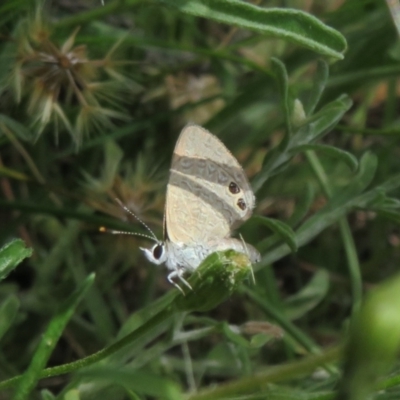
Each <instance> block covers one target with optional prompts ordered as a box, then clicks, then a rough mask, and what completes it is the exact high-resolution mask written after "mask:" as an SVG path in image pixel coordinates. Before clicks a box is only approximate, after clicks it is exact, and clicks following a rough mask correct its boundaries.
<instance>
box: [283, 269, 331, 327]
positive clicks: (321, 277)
mask: <svg viewBox="0 0 400 400" xmlns="http://www.w3.org/2000/svg"><path fill="white" fill-rule="evenodd" d="M328 290H329V274H328V272H326V271H325V270H323V269H320V270H318V271H317V272H316V273H315V275H314V276H313V277H312V279H311V280H310V282H308V284H307V285H306V286H304V287H303V288H302V289H301V290H300V291H299V292H298V293H296V294H295V295H293V296H290V297H288V298H287V299H286V300H285V306H286V308H285V314H286V316H287V318H289V319H290V320H295V319H298V318H301V317H302V316H303V315H305V314H307V313H308V312H309V311H310V310H312V309H314V308H315V307H316V306H317V305H318V304H319V303H320V302H321V301H322V300H323V299H324V298H325V296H326V295H327V293H328Z"/></svg>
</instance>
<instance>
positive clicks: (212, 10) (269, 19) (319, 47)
mask: <svg viewBox="0 0 400 400" xmlns="http://www.w3.org/2000/svg"><path fill="white" fill-rule="evenodd" d="M158 2H160V3H164V4H168V5H169V6H172V7H176V8H178V9H179V10H180V11H182V12H185V13H187V14H190V15H195V16H197V17H203V18H208V19H211V20H214V21H218V22H222V23H226V24H229V25H234V26H238V27H241V28H245V29H250V30H254V31H257V32H261V33H264V34H267V35H269V36H272V37H277V38H282V39H285V40H287V41H290V42H293V43H296V44H298V45H300V46H305V47H307V48H309V49H311V50H313V51H315V52H317V53H319V54H322V55H324V56H328V57H333V58H334V59H339V60H341V59H343V52H344V51H345V50H346V47H347V43H346V39H345V38H344V37H343V36H342V35H341V34H340V33H339V32H338V31H336V30H335V29H332V28H330V27H328V26H327V25H325V24H323V23H322V22H321V21H320V20H318V19H317V18H315V17H313V16H312V15H310V14H307V13H305V12H303V11H299V10H293V9H283V8H264V7H258V6H255V5H252V4H249V3H246V2H244V1H238V0H218V1H215V0H158Z"/></svg>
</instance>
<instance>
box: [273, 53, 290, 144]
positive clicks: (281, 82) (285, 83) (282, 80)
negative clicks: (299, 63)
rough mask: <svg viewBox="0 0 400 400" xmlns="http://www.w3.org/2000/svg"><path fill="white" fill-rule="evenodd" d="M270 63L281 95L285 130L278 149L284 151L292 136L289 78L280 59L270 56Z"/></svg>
mask: <svg viewBox="0 0 400 400" xmlns="http://www.w3.org/2000/svg"><path fill="white" fill-rule="evenodd" d="M271 63H272V64H271V66H272V69H273V71H274V73H275V79H276V81H277V83H278V88H279V94H280V96H281V104H282V110H283V114H284V121H285V128H286V132H285V136H284V138H283V140H282V142H281V143H280V144H279V146H278V147H279V151H284V150H285V149H286V148H287V146H288V145H289V140H290V138H291V136H292V123H291V114H292V107H291V105H290V98H289V78H288V74H287V71H286V67H285V65H284V64H283V63H282V61H280V60H278V59H277V58H272V59H271Z"/></svg>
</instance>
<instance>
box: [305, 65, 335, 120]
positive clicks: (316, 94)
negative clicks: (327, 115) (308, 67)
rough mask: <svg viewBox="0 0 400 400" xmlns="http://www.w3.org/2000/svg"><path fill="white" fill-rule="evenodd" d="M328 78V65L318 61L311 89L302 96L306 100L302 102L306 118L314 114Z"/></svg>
mask: <svg viewBox="0 0 400 400" xmlns="http://www.w3.org/2000/svg"><path fill="white" fill-rule="evenodd" d="M328 78H329V67H328V64H327V63H326V62H325V61H323V60H319V61H318V65H317V70H316V71H315V74H314V76H313V87H312V89H311V90H310V92H308V93H306V95H305V96H304V97H305V98H306V100H304V101H303V102H302V103H303V107H304V111H305V113H306V115H307V116H310V115H312V114H313V113H314V110H315V108H316V107H317V104H318V102H319V100H320V98H321V96H322V93H323V91H324V90H325V87H326V83H327V81H328ZM302 97H303V96H302Z"/></svg>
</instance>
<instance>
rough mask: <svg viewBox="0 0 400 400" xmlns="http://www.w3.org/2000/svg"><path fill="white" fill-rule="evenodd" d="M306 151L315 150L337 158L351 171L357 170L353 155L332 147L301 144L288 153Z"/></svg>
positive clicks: (355, 159) (356, 161) (356, 162)
mask: <svg viewBox="0 0 400 400" xmlns="http://www.w3.org/2000/svg"><path fill="white" fill-rule="evenodd" d="M307 150H315V151H320V152H323V153H325V154H327V155H328V156H331V157H334V158H338V159H340V160H342V161H343V162H345V163H346V164H347V165H348V166H349V167H350V168H351V169H352V170H353V171H356V170H357V167H358V160H357V158H356V157H355V156H353V154H351V153H349V152H348V151H345V150H342V149H339V148H337V147H334V146H328V145H325V144H303V145H300V146H297V147H293V148H292V149H291V150H290V152H291V153H293V154H295V153H299V152H303V151H307Z"/></svg>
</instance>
